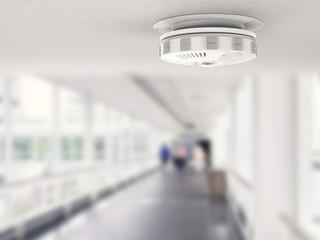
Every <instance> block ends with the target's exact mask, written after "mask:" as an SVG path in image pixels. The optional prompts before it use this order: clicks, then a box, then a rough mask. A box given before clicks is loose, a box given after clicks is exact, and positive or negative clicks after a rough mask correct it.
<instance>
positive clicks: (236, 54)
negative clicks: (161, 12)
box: [153, 14, 263, 67]
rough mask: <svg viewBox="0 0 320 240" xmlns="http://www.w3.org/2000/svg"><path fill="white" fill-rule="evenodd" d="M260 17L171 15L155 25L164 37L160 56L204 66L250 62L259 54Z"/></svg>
mask: <svg viewBox="0 0 320 240" xmlns="http://www.w3.org/2000/svg"><path fill="white" fill-rule="evenodd" d="M262 26H263V23H262V21H260V20H259V19H256V18H253V17H248V16H241V15H231V14H195V15H183V16H178V17H172V18H167V19H164V20H161V21H159V22H157V23H156V24H154V25H153V28H154V29H155V30H156V31H158V32H159V33H160V34H161V36H160V58H161V59H162V60H163V61H165V62H169V63H174V64H181V65H196V66H201V67H211V66H222V65H230V64H236V63H242V62H246V61H250V60H252V59H254V58H256V56H257V44H256V34H255V32H256V31H257V30H259V29H260V28H262Z"/></svg>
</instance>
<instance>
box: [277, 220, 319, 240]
mask: <svg viewBox="0 0 320 240" xmlns="http://www.w3.org/2000/svg"><path fill="white" fill-rule="evenodd" d="M280 221H281V224H282V226H283V227H282V229H283V236H282V238H281V239H284V240H319V239H316V238H314V237H313V236H311V235H310V234H308V233H307V232H306V231H305V230H304V229H302V228H301V227H299V226H298V225H297V224H296V223H295V222H294V221H293V220H292V219H291V218H289V217H288V216H286V215H281V216H280Z"/></svg>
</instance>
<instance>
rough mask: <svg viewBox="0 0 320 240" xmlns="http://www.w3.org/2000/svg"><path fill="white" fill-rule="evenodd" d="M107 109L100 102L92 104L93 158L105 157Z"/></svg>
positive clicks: (100, 158)
mask: <svg viewBox="0 0 320 240" xmlns="http://www.w3.org/2000/svg"><path fill="white" fill-rule="evenodd" d="M107 121H108V116H107V109H106V107H105V106H104V105H103V104H101V103H94V104H93V121H92V123H93V127H92V128H93V155H94V156H93V157H94V159H95V160H98V161H103V160H105V159H106V151H107V143H106V141H107V140H106V136H107Z"/></svg>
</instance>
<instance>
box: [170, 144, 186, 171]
mask: <svg viewBox="0 0 320 240" xmlns="http://www.w3.org/2000/svg"><path fill="white" fill-rule="evenodd" d="M173 161H174V165H175V167H176V168H177V169H178V170H183V169H184V168H185V166H186V164H187V150H186V147H185V146H184V145H183V144H179V145H178V146H177V147H176V149H175V154H174V158H173Z"/></svg>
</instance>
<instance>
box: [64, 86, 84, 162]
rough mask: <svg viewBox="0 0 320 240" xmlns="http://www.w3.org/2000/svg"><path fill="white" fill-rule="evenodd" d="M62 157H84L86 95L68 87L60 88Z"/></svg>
mask: <svg viewBox="0 0 320 240" xmlns="http://www.w3.org/2000/svg"><path fill="white" fill-rule="evenodd" d="M59 104H60V106H59V115H58V116H59V118H60V119H59V122H60V127H61V128H60V129H61V141H60V150H61V157H62V159H63V160H66V161H74V160H82V159H83V158H84V133H85V116H86V105H85V97H84V96H82V95H81V94H79V93H77V92H74V91H72V90H70V89H67V88H61V89H59Z"/></svg>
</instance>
